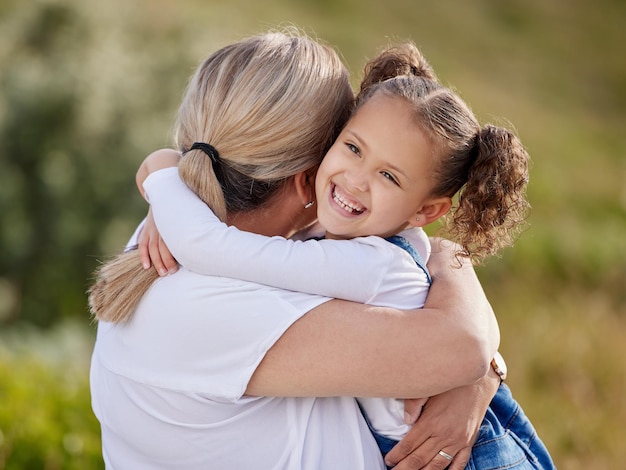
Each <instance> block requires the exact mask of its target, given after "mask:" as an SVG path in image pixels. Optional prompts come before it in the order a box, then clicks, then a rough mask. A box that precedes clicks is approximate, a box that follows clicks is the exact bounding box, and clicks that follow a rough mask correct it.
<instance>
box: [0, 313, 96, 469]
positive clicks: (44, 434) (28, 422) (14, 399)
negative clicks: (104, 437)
mask: <svg viewBox="0 0 626 470" xmlns="http://www.w3.org/2000/svg"><path fill="white" fill-rule="evenodd" d="M1 339H2V345H3V346H2V347H0V377H2V380H1V381H0V403H2V405H1V406H0V468H2V469H6V470H25V469H43V468H46V469H61V468H63V469H75V470H83V469H99V468H103V463H102V454H101V449H100V436H99V431H100V429H99V425H98V422H97V420H96V419H95V417H94V416H93V413H92V411H91V404H90V395H89V384H88V376H87V374H85V371H86V368H87V366H88V361H89V352H90V348H91V342H92V341H93V339H92V335H87V334H86V333H85V331H84V328H79V327H77V325H76V324H71V323H66V324H63V325H60V326H57V327H55V328H54V329H53V330H51V331H50V332H49V333H48V334H46V335H45V336H44V335H43V334H42V333H41V332H37V331H33V330H30V329H25V328H20V329H17V330H15V331H13V332H12V333H11V334H10V335H6V334H3V335H2V336H1Z"/></svg>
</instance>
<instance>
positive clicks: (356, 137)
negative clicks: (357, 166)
mask: <svg viewBox="0 0 626 470" xmlns="http://www.w3.org/2000/svg"><path fill="white" fill-rule="evenodd" d="M346 134H348V135H349V136H350V137H352V138H353V139H354V140H356V143H357V144H359V147H360V148H362V149H364V150H369V147H368V145H367V142H366V141H365V140H363V139H362V138H361V136H360V135H359V133H358V132H356V131H353V130H352V129H346Z"/></svg>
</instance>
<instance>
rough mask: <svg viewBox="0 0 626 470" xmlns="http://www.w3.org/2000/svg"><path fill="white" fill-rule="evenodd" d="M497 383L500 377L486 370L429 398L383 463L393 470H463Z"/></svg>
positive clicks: (496, 388) (498, 383)
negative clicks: (479, 376)
mask: <svg viewBox="0 0 626 470" xmlns="http://www.w3.org/2000/svg"><path fill="white" fill-rule="evenodd" d="M499 385H500V377H498V375H497V374H496V373H495V372H494V371H493V370H490V372H489V374H487V375H486V376H485V377H483V378H482V379H481V380H479V381H478V382H476V383H475V384H471V385H466V386H464V387H459V388H455V389H453V390H450V391H448V392H444V393H442V394H440V395H436V396H434V397H430V398H429V399H428V402H427V403H426V405H425V406H424V408H423V409H422V411H421V414H420V415H419V419H418V420H417V422H416V423H415V425H413V427H412V428H411V430H410V431H409V432H408V434H407V435H406V436H405V437H404V439H402V440H401V441H400V442H399V443H398V444H397V445H396V446H395V447H394V448H393V449H392V450H391V451H390V452H389V453H388V454H387V456H386V458H385V461H386V463H387V465H390V466H393V465H395V467H394V468H395V469H397V470H401V469H429V470H431V469H433V470H434V469H444V468H450V469H452V470H462V469H464V468H465V465H466V464H467V462H468V460H469V458H470V455H471V452H472V446H473V445H474V442H475V441H476V437H477V435H478V430H479V428H480V424H481V423H482V420H483V418H484V416H485V412H486V411H487V408H488V407H489V403H490V402H491V400H492V399H493V397H494V396H495V394H496V392H497V390H498V386H499ZM406 406H407V405H406V404H405V408H406ZM409 406H410V405H409ZM407 411H408V410H407ZM409 414H410V411H409ZM439 451H442V452H443V453H445V454H448V455H450V456H452V457H453V459H452V460H449V459H447V458H446V457H445V456H444V455H442V454H439Z"/></svg>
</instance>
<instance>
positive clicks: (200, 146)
mask: <svg viewBox="0 0 626 470" xmlns="http://www.w3.org/2000/svg"><path fill="white" fill-rule="evenodd" d="M189 150H202V151H203V152H204V153H205V154H206V155H207V156H208V157H209V158H210V159H211V161H212V162H213V163H219V159H220V154H219V152H218V151H217V149H216V148H215V147H213V146H212V145H211V144H207V143H204V142H194V143H193V145H192V146H191V147H189Z"/></svg>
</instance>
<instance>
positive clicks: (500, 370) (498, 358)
mask: <svg viewBox="0 0 626 470" xmlns="http://www.w3.org/2000/svg"><path fill="white" fill-rule="evenodd" d="M491 367H493V370H494V371H495V372H496V374H498V375H499V376H500V380H505V379H506V375H507V368H506V362H504V358H503V357H502V355H501V354H500V353H499V352H496V354H495V356H493V359H492V360H491Z"/></svg>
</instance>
